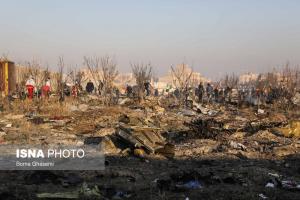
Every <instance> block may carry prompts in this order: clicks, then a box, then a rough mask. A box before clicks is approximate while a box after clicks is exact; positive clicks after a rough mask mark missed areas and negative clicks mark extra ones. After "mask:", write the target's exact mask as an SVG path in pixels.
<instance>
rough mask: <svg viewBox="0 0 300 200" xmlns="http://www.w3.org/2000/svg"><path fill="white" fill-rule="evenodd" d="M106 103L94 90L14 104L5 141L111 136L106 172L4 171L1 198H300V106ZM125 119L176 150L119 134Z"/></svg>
mask: <svg viewBox="0 0 300 200" xmlns="http://www.w3.org/2000/svg"><path fill="white" fill-rule="evenodd" d="M98 102H99V100H98V99H96V97H92V96H88V97H84V98H80V99H79V100H73V99H67V100H66V102H64V103H62V104H61V103H58V102H56V101H53V102H48V103H45V102H43V103H40V102H34V101H33V102H30V101H26V102H18V101H15V102H13V103H12V104H11V105H10V106H8V105H7V107H6V108H5V110H4V111H3V112H2V113H1V114H0V132H1V137H0V143H1V144H46V145H47V144H67V145H74V146H80V145H83V144H87V145H88V142H87V141H88V140H87V138H89V139H91V138H92V139H93V138H102V139H103V138H105V140H102V141H106V143H107V144H109V145H106V147H105V149H104V151H105V155H106V156H105V170H102V171H0V177H1V178H0V199H174V200H175V199H176V200H177V199H182V200H187V199H190V200H192V199H237V200H238V199H278V200H279V199H282V200H286V199H295V200H296V199H299V197H300V155H299V152H300V141H299V134H300V132H299V130H300V129H299V127H298V125H299V124H298V121H299V119H300V118H299V116H300V112H299V108H297V107H294V108H292V109H291V108H290V109H289V110H286V109H283V108H281V107H280V106H277V105H266V106H261V107H260V108H259V109H258V108H257V107H253V106H246V105H234V104H226V105H222V104H214V105H199V104H196V103H195V104H194V106H193V107H191V108H182V107H180V106H178V105H177V104H176V102H174V101H171V100H169V99H162V98H148V99H146V100H145V101H144V102H143V103H141V104H137V103H135V102H134V101H133V100H130V99H124V100H122V101H121V102H120V103H119V105H115V106H103V105H101V104H99V103H98ZM120 126H125V127H130V128H132V129H133V130H135V132H136V134H137V137H139V136H138V135H139V134H140V133H141V132H142V131H145V130H146V132H150V133H153V132H155V134H159V137H161V140H162V142H163V144H164V145H172V153H170V152H168V154H166V152H164V151H158V150H157V151H156V149H155V152H151V151H149V148H147V145H146V144H145V146H141V147H139V148H137V147H136V146H134V145H132V143H131V142H130V141H129V142H128V141H127V142H126V141H125V140H124V138H120V135H118V131H119V130H120ZM130 134H133V133H130ZM133 135H134V136H136V135H135V134H133ZM149 140H150V139H149ZM107 141H109V142H107ZM151 145H154V144H151ZM151 145H150V146H151ZM155 145H156V144H155ZM155 145H154V147H156V146H155ZM151 147H152V146H151ZM136 149H139V150H141V152H142V153H136V151H135V150H136ZM86 191H89V192H86ZM51 194H52V196H51ZM43 195H44V196H43ZM55 195H56V196H55ZM78 195H79V196H78ZM71 197H72V198H71Z"/></svg>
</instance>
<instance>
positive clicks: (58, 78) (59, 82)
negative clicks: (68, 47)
mask: <svg viewBox="0 0 300 200" xmlns="http://www.w3.org/2000/svg"><path fill="white" fill-rule="evenodd" d="M57 65H58V72H57V73H55V75H54V79H55V82H56V91H57V93H58V94H59V98H60V100H63V99H64V80H63V78H64V77H63V76H64V68H65V61H64V57H63V56H59V57H58V64H57Z"/></svg>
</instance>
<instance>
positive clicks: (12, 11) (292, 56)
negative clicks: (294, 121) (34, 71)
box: [0, 0, 300, 77]
mask: <svg viewBox="0 0 300 200" xmlns="http://www.w3.org/2000/svg"><path fill="white" fill-rule="evenodd" d="M0 3H1V4H0V5H1V11H0V27H1V28H0V54H2V53H5V54H7V53H8V54H9V56H10V57H11V58H12V59H14V60H15V61H17V62H22V61H25V60H31V59H32V58H36V59H39V60H41V61H42V63H48V64H49V65H50V66H51V67H53V68H56V65H57V60H58V56H59V55H64V57H65V60H66V62H67V63H69V64H76V63H77V64H78V65H81V64H82V62H83V61H82V60H83V59H82V57H83V56H84V55H98V56H102V55H111V56H114V57H115V58H116V60H117V63H118V66H119V69H120V71H122V72H126V71H130V63H131V62H145V63H146V62H149V61H150V62H151V63H152V65H153V66H154V67H155V70H156V72H157V73H158V74H162V73H165V72H166V71H168V70H169V67H170V65H172V64H173V65H175V64H177V63H182V62H186V63H188V64H190V65H192V66H193V68H194V70H197V71H199V72H201V73H202V74H204V75H206V76H209V77H217V76H220V75H221V74H225V73H230V72H233V71H236V72H239V73H242V72H247V71H264V70H267V69H270V68H273V67H276V66H280V65H282V64H284V63H286V62H287V61H290V63H292V64H300V12H299V11H300V1H299V0H247V1H246V0H235V1H233V0H219V1H217V0H194V1H192V0H181V1H176V0H148V1H146V0H144V1H143V0H136V1H133V0H119V1H117V0H111V1H101V0H47V1H46V0H43V1H41V0H0Z"/></svg>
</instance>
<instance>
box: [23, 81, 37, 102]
mask: <svg viewBox="0 0 300 200" xmlns="http://www.w3.org/2000/svg"><path fill="white" fill-rule="evenodd" d="M25 86H26V88H27V95H28V98H29V99H33V94H34V89H35V81H34V79H33V77H32V76H30V77H29V79H28V80H27V81H26V84H25Z"/></svg>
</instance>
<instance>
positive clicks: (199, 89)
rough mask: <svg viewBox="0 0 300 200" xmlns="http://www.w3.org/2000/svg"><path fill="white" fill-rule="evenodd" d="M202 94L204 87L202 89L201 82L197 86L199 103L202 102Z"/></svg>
mask: <svg viewBox="0 0 300 200" xmlns="http://www.w3.org/2000/svg"><path fill="white" fill-rule="evenodd" d="M203 94H204V87H203V83H202V82H201V83H200V84H199V86H198V101H199V103H202V102H203Z"/></svg>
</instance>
